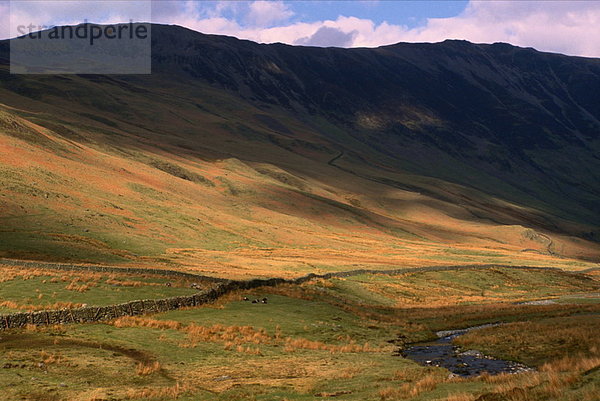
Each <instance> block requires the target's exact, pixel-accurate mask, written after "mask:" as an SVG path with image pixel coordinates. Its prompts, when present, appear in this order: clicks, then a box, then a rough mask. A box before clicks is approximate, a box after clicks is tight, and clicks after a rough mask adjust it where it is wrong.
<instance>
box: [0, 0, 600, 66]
mask: <svg viewBox="0 0 600 401" xmlns="http://www.w3.org/2000/svg"><path fill="white" fill-rule="evenodd" d="M130 19H133V20H135V21H152V22H159V23H167V24H177V25H182V26H185V27H188V28H191V29H194V30H197V31H200V32H204V33H215V34H224V35H231V36H236V37H238V38H243V39H250V40H254V41H257V42H263V43H272V42H283V43H289V44H296V45H311V46H340V47H360V46H369V47H372V46H380V45H385V44H391V43H396V42H402V41H404V42H438V41H442V40H444V39H466V40H469V41H472V42H478V43H493V42H508V43H512V44H514V45H518V46H525V47H534V48H536V49H538V50H544V51H552V52H559V53H565V54H570V55H578V56H588V57H600V40H598V38H600V1H597V0H589V1H586V0H570V1H560V0H550V1H533V0H530V1H519V0H512V1H510V0H505V1H492V0H486V1H475V0H457V1H452V0H443V1H423V0H420V1H400V0H395V1H394V0H354V1H340V0H338V1H315V0H313V1H298V0H296V1H280V0H276V1H262V0H260V1H233V0H226V1H190V0H155V1H49V0H41V1H40V0H37V1H25V0H13V1H12V2H9V1H6V0H0V37H2V38H6V37H10V36H15V34H16V27H17V26H18V25H29V24H34V25H36V26H43V25H46V26H52V25H59V24H76V23H80V22H83V21H84V20H88V21H90V22H97V23H113V22H126V21H129V20H130Z"/></svg>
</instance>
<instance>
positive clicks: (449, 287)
mask: <svg viewBox="0 0 600 401" xmlns="http://www.w3.org/2000/svg"><path fill="white" fill-rule="evenodd" d="M42 273H44V275H42ZM38 274H39V275H38ZM31 275H32V277H26V278H27V279H26V280H24V277H23V276H19V275H16V276H15V277H13V278H11V279H8V280H6V281H5V282H4V283H3V286H4V285H5V284H7V283H8V284H11V285H13V286H14V288H16V287H18V286H23V288H24V289H25V288H26V289H28V291H31V290H32V289H34V290H33V291H34V292H35V289H39V291H40V292H41V293H49V292H50V291H49V290H48V289H46V288H45V285H49V286H52V285H55V284H56V283H52V282H51V280H52V279H51V277H52V275H50V274H49V273H48V272H46V271H44V272H31ZM56 277H60V273H59V274H57V275H56ZM126 279H127V281H130V282H146V283H148V284H149V288H157V289H159V290H161V291H166V290H169V291H183V290H185V288H184V287H185V286H181V287H177V286H175V285H174V286H173V287H170V288H167V287H164V286H163V285H161V286H159V287H158V286H154V285H152V284H154V283H156V284H161V282H162V279H157V278H156V277H153V278H152V277H150V276H147V277H131V276H129V277H127V278H126ZM32 280H33V281H32ZM106 280H107V278H106V277H102V278H97V279H96V280H91V279H90V280H88V282H91V281H95V282H96V283H97V284H96V285H97V287H93V288H98V287H102V286H103V285H104V284H105V283H106ZM111 280H116V281H119V280H122V281H124V280H125V277H119V278H118V279H117V278H112V279H111ZM44 281H45V282H44ZM68 284H69V282H66V281H65V282H62V281H61V284H60V285H61V286H62V290H61V289H58V290H56V292H57V295H56V298H57V299H61V298H60V297H61V296H62V292H65V293H66V294H67V295H69V294H71V291H70V290H67V289H64V287H65V286H66V285H68ZM82 284H83V282H82ZM598 287H599V283H598V281H597V280H595V279H594V277H593V276H586V275H581V274H571V273H565V272H561V271H546V270H535V269H532V270H529V269H528V270H522V269H511V268H495V269H481V270H472V271H469V272H465V271H444V272H415V273H410V274H403V275H399V276H387V275H360V276H352V277H347V278H333V279H329V280H323V279H317V280H313V281H309V282H307V283H305V284H302V285H287V284H286V285H280V286H277V287H272V288H271V287H264V288H261V289H256V290H252V291H245V292H234V293H230V294H227V295H225V296H224V297H222V298H221V299H219V300H218V301H217V302H216V303H214V304H211V305H207V306H204V307H198V308H190V309H184V310H177V311H171V312H166V313H161V314H156V315H148V316H141V317H123V318H119V319H116V320H114V321H111V322H107V323H102V324H100V323H98V324H82V325H66V326H60V327H59V326H54V327H46V328H42V327H38V328H35V327H28V328H26V329H23V330H10V331H7V332H3V333H2V335H1V336H0V337H1V338H2V339H1V340H0V350H1V353H0V368H2V369H0V387H1V388H3V389H4V394H5V397H7V399H15V400H40V401H41V400H81V401H91V400H96V401H99V400H145V399H152V400H171V399H179V400H190V401H191V400H235V399H239V400H247V399H249V400H252V399H254V400H286V399H287V400H309V399H310V400H313V399H327V398H330V397H335V399H342V400H366V399H368V400H371V399H372V400H394V399H415V400H454V401H460V400H475V399H480V400H505V399H510V400H563V399H564V400H569V399H572V400H590V401H592V400H593V399H594V398H593V397H594V396H595V395H596V394H597V390H598V384H599V383H600V376H598V370H597V367H598V366H600V354H599V353H598V350H599V349H600V343H599V340H598V338H597V336H596V335H594V333H596V332H597V330H598V328H599V326H598V324H599V323H598V322H599V320H598V319H597V316H598V313H599V312H600V303H598V302H597V301H598V298H597V294H598ZM3 288H4V287H3ZM49 288H54V287H49ZM118 288H119V289H121V290H122V292H123V293H128V292H129V291H132V292H131V293H129V294H128V295H121V298H119V299H130V298H129V297H130V296H131V297H135V296H136V295H139V294H138V293H136V292H135V291H136V290H140V288H144V287H143V286H119V287H118ZM15 291H16V290H15ZM6 294H10V292H7V293H6ZM76 294H81V296H82V297H83V298H81V301H84V300H86V301H87V303H90V304H93V303H102V302H104V300H103V299H101V298H98V297H97V294H94V293H93V292H92V290H88V291H84V292H81V293H79V292H77V293H76ZM86 295H87V296H89V297H90V298H89V299H85V296H86ZM4 296H6V295H3V297H4ZM244 296H245V297H248V298H249V299H256V298H259V299H262V298H264V297H266V298H267V299H268V301H267V303H266V304H263V303H257V304H255V303H251V302H249V301H244V300H242V298H243V297H244ZM33 298H35V297H33ZM3 299H4V298H3ZM540 299H543V300H548V299H553V300H556V301H560V302H555V303H551V304H543V305H535V304H528V303H527V302H529V301H535V300H540ZM42 300H43V298H42ZM20 302H23V303H25V300H21V301H20ZM27 302H31V303H32V304H35V302H36V301H35V300H33V299H31V300H27ZM498 321H501V322H514V323H509V324H507V325H504V326H498V327H494V328H490V329H485V330H481V331H478V332H471V333H470V334H468V335H466V336H464V337H462V338H459V339H457V342H458V343H459V344H460V345H461V346H463V347H467V348H469V349H470V348H476V349H480V350H482V351H485V352H486V353H487V354H488V355H493V356H496V357H502V358H508V359H513V360H518V361H521V362H524V363H526V364H528V365H529V366H531V367H535V368H537V369H538V370H536V371H533V372H524V373H520V374H516V375H500V376H482V377H478V378H468V379H466V378H460V377H451V376H449V375H448V372H447V371H445V370H444V369H441V368H435V367H425V366H420V365H418V364H416V363H414V362H412V361H410V360H408V359H404V358H402V357H400V356H397V355H394V353H395V352H396V351H397V350H398V349H399V348H401V347H403V346H405V344H408V343H411V342H415V341H420V340H424V339H428V338H432V337H433V336H434V335H433V332H435V331H437V330H443V329H455V328H463V327H468V326H472V325H478V324H482V323H487V322H498ZM549 327H552V328H553V330H552V332H553V335H551V336H545V335H544V334H543V333H545V332H546V331H544V330H545V329H547V328H549ZM574 333H577V335H576V337H573V336H574ZM571 338H577V339H578V340H580V341H577V342H573V341H572V340H570V339H571ZM584 339H585V341H583V340H584ZM478 397H482V398H478Z"/></svg>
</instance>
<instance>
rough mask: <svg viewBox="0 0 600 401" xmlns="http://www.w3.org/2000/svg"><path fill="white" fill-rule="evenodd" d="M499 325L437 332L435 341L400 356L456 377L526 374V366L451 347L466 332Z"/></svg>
mask: <svg viewBox="0 0 600 401" xmlns="http://www.w3.org/2000/svg"><path fill="white" fill-rule="evenodd" d="M498 325H499V324H486V325H483V326H475V327H470V328H468V329H461V330H447V331H438V332H437V333H436V335H437V336H438V339H437V340H434V341H429V342H422V343H415V344H410V345H409V346H407V348H406V349H405V350H403V351H401V352H400V355H402V356H403V357H405V358H408V359H411V360H413V361H415V362H417V363H419V364H421V365H424V366H439V367H442V368H446V369H448V370H449V371H450V372H452V373H453V374H455V375H458V376H465V377H468V376H478V375H480V374H482V373H489V374H491V375H495V374H499V373H518V372H523V371H526V370H530V368H528V367H527V366H525V365H523V364H520V363H517V362H512V361H504V360H501V359H495V358H492V357H489V356H486V355H483V354H482V353H481V352H479V351H476V350H467V351H462V350H460V349H459V347H457V346H455V345H452V340H453V339H455V338H456V337H459V336H461V335H463V334H465V333H467V332H469V331H472V330H478V329H482V328H485V327H493V326H498Z"/></svg>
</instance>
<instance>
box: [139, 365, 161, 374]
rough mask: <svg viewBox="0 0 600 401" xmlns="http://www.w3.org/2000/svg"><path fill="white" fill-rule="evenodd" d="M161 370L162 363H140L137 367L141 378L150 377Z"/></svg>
mask: <svg viewBox="0 0 600 401" xmlns="http://www.w3.org/2000/svg"><path fill="white" fill-rule="evenodd" d="M160 370H161V366H160V362H158V361H154V362H140V363H138V365H137V367H136V373H137V374H138V375H139V376H149V375H151V374H153V373H156V372H159V371H160Z"/></svg>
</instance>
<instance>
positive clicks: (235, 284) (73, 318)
mask: <svg viewBox="0 0 600 401" xmlns="http://www.w3.org/2000/svg"><path fill="white" fill-rule="evenodd" d="M0 264H3V265H8V266H21V267H30V268H47V269H54V270H79V271H98V272H120V273H123V272H126V273H137V274H149V273H153V274H160V275H166V276H175V277H186V278H191V279H195V280H208V281H212V282H214V283H215V285H214V286H213V288H211V289H209V290H206V291H203V292H199V293H197V294H194V295H189V296H181V297H171V298H164V299H145V300H138V301H131V302H126V303H122V304H117V305H109V306H87V307H82V308H74V309H61V310H48V311H38V312H22V313H13V314H7V315H0V330H6V329H15V328H21V327H25V326H27V325H35V326H45V325H56V324H70V323H93V322H101V321H107V320H112V319H116V318H118V317H122V316H139V315H145V314H151V313H158V312H166V311H170V310H176V309H180V308H185V307H194V306H199V305H204V304H207V303H211V302H214V301H216V300H217V299H219V298H220V297H221V296H223V295H224V294H227V293H229V292H232V291H237V290H250V289H254V288H259V287H269V286H270V287H272V286H276V285H280V284H284V283H287V284H302V283H305V282H308V281H310V280H313V279H315V278H323V279H329V278H334V277H350V276H356V275H361V274H385V275H398V274H405V273H416V272H428V271H447V270H464V269H486V268H494V267H509V268H513V269H529V270H533V269H535V270H557V269H553V268H547V267H530V266H502V265H465V266H432V267H419V268H403V269H395V270H352V271H346V272H335V273H326V274H312V273H311V274H308V275H306V276H302V277H299V278H296V279H292V280H286V279H282V278H271V279H255V280H247V281H242V280H226V279H219V278H214V277H207V276H200V275H196V274H191V273H183V272H178V271H175V270H158V269H157V270H154V269H139V268H116V267H109V266H90V265H85V266H84V265H69V264H55V263H43V262H21V261H11V260H5V259H2V260H0Z"/></svg>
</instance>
